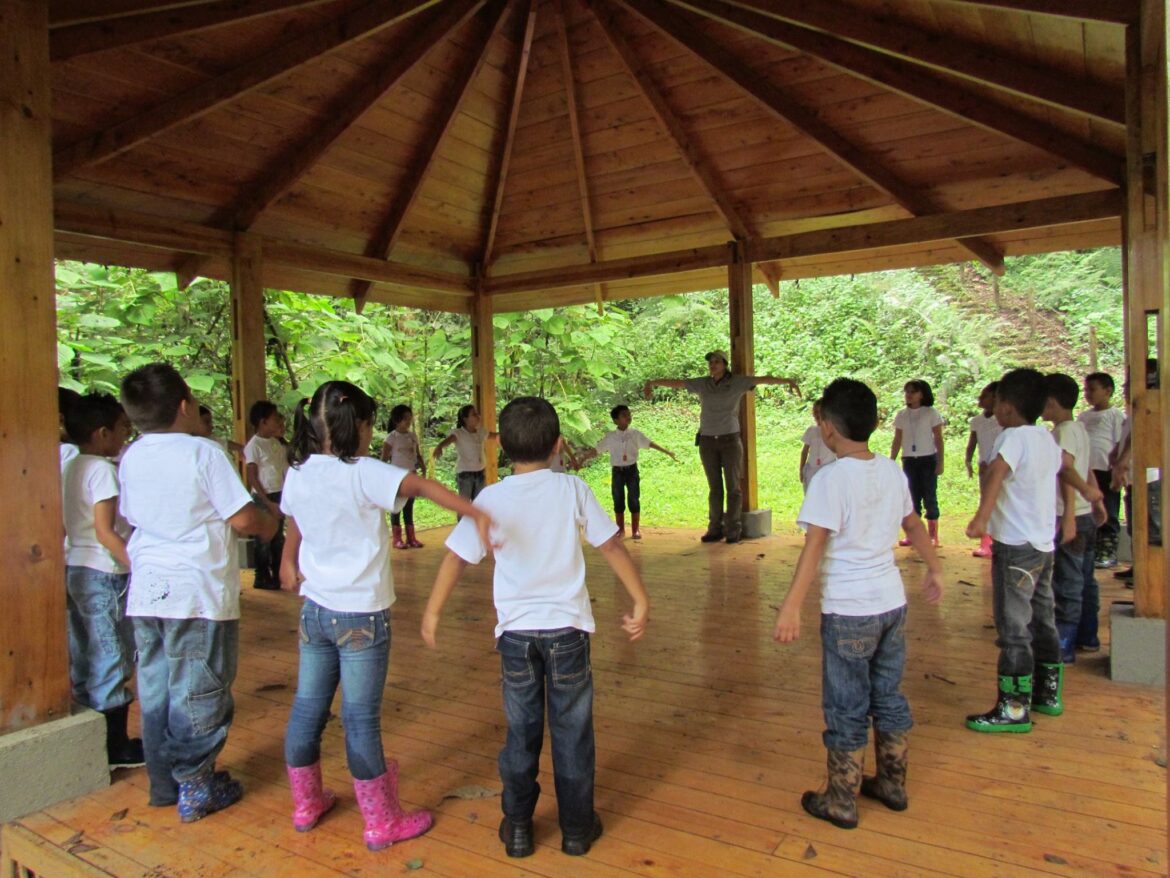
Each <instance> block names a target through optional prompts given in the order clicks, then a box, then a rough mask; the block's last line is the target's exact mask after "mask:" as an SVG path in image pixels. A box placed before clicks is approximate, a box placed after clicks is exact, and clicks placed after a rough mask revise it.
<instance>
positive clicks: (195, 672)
mask: <svg viewBox="0 0 1170 878" xmlns="http://www.w3.org/2000/svg"><path fill="white" fill-rule="evenodd" d="M134 639H135V640H136V641H137V643H138V698H139V700H140V702H141V707H142V744H143V747H144V749H145V750H146V771H147V775H148V776H149V777H150V801H151V804H157V805H163V804H171V803H173V802H174V801H176V800H177V798H178V782H180V781H185V780H189V779H191V778H194V777H197V776H199V775H201V774H204V773H205V772H209V771H211V770H212V769H213V768H214V767H215V757H216V756H218V755H219V751H220V750H222V749H223V745H224V744H225V743H226V742H227V733H228V728H229V727H230V726H231V724H232V715H233V713H234V712H235V702H234V701H233V700H232V683H233V682H234V681H235V679H236V661H237V659H238V658H239V654H240V623H239V620H231V621H227V622H214V621H212V620H210V619H160V618H157V617H154V616H138V617H136V618H135V619H134Z"/></svg>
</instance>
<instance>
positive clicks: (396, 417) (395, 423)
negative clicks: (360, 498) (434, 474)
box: [382, 405, 426, 549]
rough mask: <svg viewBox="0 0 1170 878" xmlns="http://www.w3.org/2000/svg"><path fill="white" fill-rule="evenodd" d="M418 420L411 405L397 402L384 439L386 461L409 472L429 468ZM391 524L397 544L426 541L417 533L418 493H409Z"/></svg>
mask: <svg viewBox="0 0 1170 878" xmlns="http://www.w3.org/2000/svg"><path fill="white" fill-rule="evenodd" d="M413 422H414V412H412V411H411V410H410V406H408V405H396V406H394V408H392V409H390V417H389V419H388V420H387V422H386V429H387V431H388V432H387V433H386V440H385V441H384V442H383V443H382V462H383V463H390V464H393V465H394V466H396V467H398V468H399V469H404V470H406V471H407V472H408V473H409V472H414V471H415V470H418V471H419V472H420V473H424V472H426V462H425V461H424V460H423V456H422V448H421V447H420V446H419V443H418V436H416V435H415V434H414V431H413V430H411V429H410V425H411V424H412V423H413ZM403 519H405V521H406V534H405V536H404V535H403V532H402V524H403ZM390 526H391V529H392V530H393V531H394V548H396V549H421V548H422V547H423V544H422V543H420V542H419V541H418V538H417V537H415V535H414V497H413V496H412V497H409V498H408V499H407V501H406V505H404V506H403V507H402V510H401V511H397V510H396V511H394V512H392V513H391V514H390Z"/></svg>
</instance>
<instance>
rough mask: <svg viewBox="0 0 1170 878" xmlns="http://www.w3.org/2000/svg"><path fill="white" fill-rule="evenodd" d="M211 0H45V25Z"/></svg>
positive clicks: (181, 6)
mask: <svg viewBox="0 0 1170 878" xmlns="http://www.w3.org/2000/svg"><path fill="white" fill-rule="evenodd" d="M212 2H214V0H49V4H48V5H49V27H51V28H59V27H69V26H71V25H76V24H84V23H85V22H88V21H103V20H106V19H111V18H122V17H123V16H127V15H141V14H143V13H149V12H166V11H168V10H174V9H184V8H186V7H188V6H203V5H205V4H208V3H212Z"/></svg>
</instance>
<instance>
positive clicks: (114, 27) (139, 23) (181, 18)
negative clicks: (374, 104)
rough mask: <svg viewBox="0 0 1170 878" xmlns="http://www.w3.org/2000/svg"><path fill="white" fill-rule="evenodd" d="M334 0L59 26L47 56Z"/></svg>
mask: <svg viewBox="0 0 1170 878" xmlns="http://www.w3.org/2000/svg"><path fill="white" fill-rule="evenodd" d="M330 2H333V0H221V2H218V3H208V4H206V5H199V6H185V7H181V8H179V9H164V10H162V11H150V12H143V13H139V14H138V15H128V16H125V17H121V18H115V19H108V20H104V21H90V22H87V23H85V24H75V25H71V26H69V27H60V28H57V29H56V30H54V31H53V32H52V33H51V34H50V35H49V56H50V57H51V58H52V60H53V61H66V60H68V59H70V58H77V57H78V56H81V55H89V54H91V53H93V52H104V51H107V50H109V49H118V48H124V47H126V46H134V45H137V44H139V43H145V42H149V41H151V40H159V39H163V38H164V37H174V36H178V35H179V34H186V33H192V32H194V31H199V30H206V29H208V28H213V27H223V26H225V25H233V24H240V23H242V22H246V21H251V20H252V19H255V18H260V17H262V16H265V15H272V14H273V13H280V12H292V11H294V10H297V9H303V8H305V7H307V6H320V5H321V4H323V3H330Z"/></svg>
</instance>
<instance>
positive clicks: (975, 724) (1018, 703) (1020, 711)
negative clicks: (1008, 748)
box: [967, 676, 1032, 732]
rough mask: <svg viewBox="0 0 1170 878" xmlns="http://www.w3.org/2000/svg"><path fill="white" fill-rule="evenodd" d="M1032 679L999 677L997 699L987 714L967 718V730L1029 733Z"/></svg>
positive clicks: (976, 714)
mask: <svg viewBox="0 0 1170 878" xmlns="http://www.w3.org/2000/svg"><path fill="white" fill-rule="evenodd" d="M1031 703H1032V678H1031V677H1030V676H1029V677H1000V678H999V698H997V699H996V702H995V707H993V708H991V710H989V711H987V713H974V714H971V715H970V716H968V717H967V728H969V729H973V730H974V731H976V732H1030V731H1032V718H1031V715H1030V707H1031Z"/></svg>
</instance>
